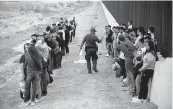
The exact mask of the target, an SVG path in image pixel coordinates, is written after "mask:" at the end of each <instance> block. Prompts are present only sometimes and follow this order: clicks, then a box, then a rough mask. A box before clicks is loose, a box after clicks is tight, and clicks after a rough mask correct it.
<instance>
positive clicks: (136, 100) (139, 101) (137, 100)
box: [132, 98, 142, 103]
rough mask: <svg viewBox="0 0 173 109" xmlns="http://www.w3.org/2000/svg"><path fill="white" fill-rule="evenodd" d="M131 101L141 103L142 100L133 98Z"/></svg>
mask: <svg viewBox="0 0 173 109" xmlns="http://www.w3.org/2000/svg"><path fill="white" fill-rule="evenodd" d="M132 102H133V103H142V100H141V99H138V98H137V99H135V100H132Z"/></svg>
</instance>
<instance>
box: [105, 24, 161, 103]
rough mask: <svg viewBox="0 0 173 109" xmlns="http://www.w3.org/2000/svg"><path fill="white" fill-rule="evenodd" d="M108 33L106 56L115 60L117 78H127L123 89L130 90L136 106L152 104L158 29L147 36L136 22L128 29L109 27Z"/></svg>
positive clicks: (147, 33)
mask: <svg viewBox="0 0 173 109" xmlns="http://www.w3.org/2000/svg"><path fill="white" fill-rule="evenodd" d="M105 29H106V36H107V37H106V47H107V51H108V54H107V55H106V56H109V57H113V58H114V59H115V61H114V63H113V66H112V68H113V70H114V71H116V76H117V77H120V76H122V77H123V80H122V83H123V85H122V87H129V89H130V94H131V95H132V102H137V103H141V102H146V101H149V96H150V93H149V92H150V89H151V80H152V76H153V73H154V67H155V62H156V61H157V60H158V56H157V52H158V50H157V41H156V39H155V37H154V27H149V28H148V32H145V30H144V27H138V28H133V26H132V21H129V22H128V26H126V25H125V24H122V25H120V26H116V27H115V26H114V27H112V28H111V26H110V25H108V26H106V27H105ZM149 81H150V82H149Z"/></svg>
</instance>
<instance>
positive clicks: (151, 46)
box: [145, 40, 155, 52]
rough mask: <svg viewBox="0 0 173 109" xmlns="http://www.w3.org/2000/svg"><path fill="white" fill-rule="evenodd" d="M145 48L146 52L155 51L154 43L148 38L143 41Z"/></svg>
mask: <svg viewBox="0 0 173 109" xmlns="http://www.w3.org/2000/svg"><path fill="white" fill-rule="evenodd" d="M145 46H146V49H147V51H148V52H151V51H155V47H154V43H153V41H152V40H149V41H147V42H146V43H145Z"/></svg>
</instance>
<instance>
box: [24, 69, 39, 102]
mask: <svg viewBox="0 0 173 109" xmlns="http://www.w3.org/2000/svg"><path fill="white" fill-rule="evenodd" d="M38 81H39V71H34V70H30V69H27V77H26V82H25V96H24V102H27V100H28V97H29V96H30V88H31V83H32V97H31V101H34V100H35V97H36V83H37V82H38Z"/></svg>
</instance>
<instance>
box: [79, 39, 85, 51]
mask: <svg viewBox="0 0 173 109" xmlns="http://www.w3.org/2000/svg"><path fill="white" fill-rule="evenodd" d="M85 42H86V36H85V37H84V38H83V40H82V43H81V46H80V49H82V47H83V45H84V43H85Z"/></svg>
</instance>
